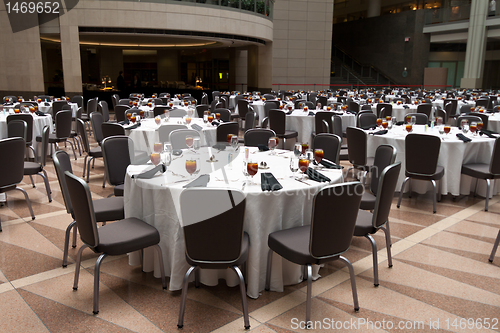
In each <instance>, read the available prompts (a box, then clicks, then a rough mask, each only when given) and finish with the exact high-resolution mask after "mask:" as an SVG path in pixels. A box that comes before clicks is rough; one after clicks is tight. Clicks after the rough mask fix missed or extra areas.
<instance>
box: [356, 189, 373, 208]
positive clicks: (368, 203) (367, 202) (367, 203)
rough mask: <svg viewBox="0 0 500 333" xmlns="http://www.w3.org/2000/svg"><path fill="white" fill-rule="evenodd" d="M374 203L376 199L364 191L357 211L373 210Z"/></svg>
mask: <svg viewBox="0 0 500 333" xmlns="http://www.w3.org/2000/svg"><path fill="white" fill-rule="evenodd" d="M375 201H377V197H376V196H374V195H373V194H372V193H371V192H367V191H365V192H364V193H363V196H362V197H361V204H360V205H359V209H363V210H373V209H375Z"/></svg>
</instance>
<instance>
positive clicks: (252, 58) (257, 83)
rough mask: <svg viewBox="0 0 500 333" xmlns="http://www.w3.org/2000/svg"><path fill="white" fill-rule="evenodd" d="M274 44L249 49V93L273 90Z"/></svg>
mask: <svg viewBox="0 0 500 333" xmlns="http://www.w3.org/2000/svg"><path fill="white" fill-rule="evenodd" d="M272 60H273V48H272V43H270V42H269V43H267V44H266V45H265V46H264V45H259V46H256V45H252V46H249V47H248V88H247V89H248V91H252V90H258V91H261V92H269V91H271V90H272V75H273V74H272Z"/></svg>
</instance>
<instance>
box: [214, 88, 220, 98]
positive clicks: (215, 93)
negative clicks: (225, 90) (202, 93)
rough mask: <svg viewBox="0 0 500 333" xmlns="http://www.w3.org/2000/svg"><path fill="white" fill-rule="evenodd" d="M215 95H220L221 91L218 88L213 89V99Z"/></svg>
mask: <svg viewBox="0 0 500 333" xmlns="http://www.w3.org/2000/svg"><path fill="white" fill-rule="evenodd" d="M215 96H220V91H217V90H214V91H212V100H214V99H215Z"/></svg>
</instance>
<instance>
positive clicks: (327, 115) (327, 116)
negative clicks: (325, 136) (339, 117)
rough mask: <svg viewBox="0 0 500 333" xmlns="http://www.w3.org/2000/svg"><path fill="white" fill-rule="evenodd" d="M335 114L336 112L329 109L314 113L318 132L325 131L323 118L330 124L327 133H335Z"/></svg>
mask: <svg viewBox="0 0 500 333" xmlns="http://www.w3.org/2000/svg"><path fill="white" fill-rule="evenodd" d="M333 116H334V114H333V113H332V112H329V111H318V112H316V114H315V115H314V127H315V130H316V134H320V133H325V132H323V124H322V123H323V120H324V121H326V123H327V124H328V129H329V132H327V133H333V121H332V118H333Z"/></svg>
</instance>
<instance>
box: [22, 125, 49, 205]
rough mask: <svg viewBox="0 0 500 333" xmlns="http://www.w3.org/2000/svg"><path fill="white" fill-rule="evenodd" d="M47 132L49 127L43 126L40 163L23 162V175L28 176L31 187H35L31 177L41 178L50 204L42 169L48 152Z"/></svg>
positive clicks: (44, 173)
mask: <svg viewBox="0 0 500 333" xmlns="http://www.w3.org/2000/svg"><path fill="white" fill-rule="evenodd" d="M49 132H50V127H49V126H48V125H45V127H44V128H43V130H42V151H41V154H42V156H41V158H40V163H38V162H24V175H25V176H30V179H31V184H32V185H33V187H35V182H34V181H33V176H34V175H38V176H40V177H42V179H43V181H44V183H45V191H46V192H47V197H48V198H49V202H52V197H51V196H50V193H51V192H52V191H51V190H50V185H49V178H48V176H47V172H46V171H45V170H44V169H43V168H44V167H45V165H46V164H47V153H48V151H49Z"/></svg>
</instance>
